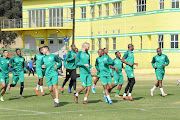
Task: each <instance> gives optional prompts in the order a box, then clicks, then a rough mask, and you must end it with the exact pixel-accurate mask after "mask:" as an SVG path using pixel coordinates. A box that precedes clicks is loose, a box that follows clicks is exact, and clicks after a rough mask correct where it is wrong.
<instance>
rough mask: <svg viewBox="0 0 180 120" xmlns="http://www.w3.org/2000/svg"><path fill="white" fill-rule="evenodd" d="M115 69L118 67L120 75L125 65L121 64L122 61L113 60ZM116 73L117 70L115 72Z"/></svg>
mask: <svg viewBox="0 0 180 120" xmlns="http://www.w3.org/2000/svg"><path fill="white" fill-rule="evenodd" d="M113 67H116V68H117V69H118V70H119V73H120V72H122V68H123V63H122V62H121V59H117V58H115V59H114V60H113ZM114 71H116V70H114Z"/></svg>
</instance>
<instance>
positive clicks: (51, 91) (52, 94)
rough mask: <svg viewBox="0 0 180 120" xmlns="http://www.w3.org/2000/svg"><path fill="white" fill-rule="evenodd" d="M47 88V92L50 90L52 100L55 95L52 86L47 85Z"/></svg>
mask: <svg viewBox="0 0 180 120" xmlns="http://www.w3.org/2000/svg"><path fill="white" fill-rule="evenodd" d="M48 89H49V92H50V95H51V97H52V98H53V100H54V99H55V98H56V97H55V94H54V91H53V86H49V87H48Z"/></svg>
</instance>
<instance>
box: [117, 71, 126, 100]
mask: <svg viewBox="0 0 180 120" xmlns="http://www.w3.org/2000/svg"><path fill="white" fill-rule="evenodd" d="M123 83H124V81H123V74H122V73H120V77H119V85H118V89H117V91H116V95H115V97H121V96H119V93H120V90H121V88H122V85H123Z"/></svg>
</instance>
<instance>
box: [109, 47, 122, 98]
mask: <svg viewBox="0 0 180 120" xmlns="http://www.w3.org/2000/svg"><path fill="white" fill-rule="evenodd" d="M115 55H116V58H115V59H114V60H113V66H110V68H112V69H114V71H113V78H114V85H112V88H115V87H116V86H117V85H118V84H119V86H118V89H117V91H116V94H115V97H120V96H119V92H120V90H121V88H122V85H123V73H122V68H124V67H123V63H122V62H121V53H120V52H119V51H117V52H115ZM111 90H112V89H109V90H108V91H109V93H110V92H111Z"/></svg>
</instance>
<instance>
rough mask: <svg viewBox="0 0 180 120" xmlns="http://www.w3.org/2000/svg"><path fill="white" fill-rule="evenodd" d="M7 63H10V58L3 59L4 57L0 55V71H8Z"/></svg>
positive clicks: (5, 72) (6, 72)
mask: <svg viewBox="0 0 180 120" xmlns="http://www.w3.org/2000/svg"><path fill="white" fill-rule="evenodd" d="M9 64H10V58H6V59H5V58H4V57H1V58H0V68H1V71H0V72H2V73H4V74H8V73H9V70H8V67H9Z"/></svg>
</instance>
